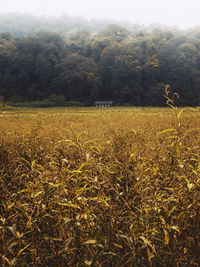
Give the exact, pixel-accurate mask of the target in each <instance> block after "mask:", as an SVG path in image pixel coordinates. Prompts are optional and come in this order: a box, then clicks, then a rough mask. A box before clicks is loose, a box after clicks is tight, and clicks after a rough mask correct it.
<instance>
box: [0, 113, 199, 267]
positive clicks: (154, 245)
mask: <svg viewBox="0 0 200 267" xmlns="http://www.w3.org/2000/svg"><path fill="white" fill-rule="evenodd" d="M85 111H87V112H88V113H87V114H85V113H84V110H82V111H81V113H72V112H70V113H68V112H67V111H60V112H59V113H57V112H56V111H54V112H52V113H48V112H46V113H38V114H37V115H33V114H34V112H32V113H29V115H27V114H26V116H25V115H21V114H20V115H19V116H18V115H16V114H15V113H13V114H12V115H10V116H7V117H6V115H5V116H2V117H1V118H0V130H1V132H0V193H1V194H0V265H1V266H3V267H5V266H138V267H139V266H166V267H168V266H177V267H178V266H181V267H182V266H199V263H200V217H199V216H200V215H199V210H200V201H199V200H200V163H199V162H200V153H199V146H200V134H199V128H198V125H199V123H200V114H199V112H198V111H190V110H188V111H186V112H183V113H182V112H179V111H178V110H177V109H176V110H173V109H172V110H171V111H170V110H167V111H162V112H150V111H149V112H146V111H143V112H142V111H141V112H140V113H139V112H138V113H136V115H135V114H134V112H133V110H132V109H128V110H126V112H124V110H123V109H119V110H117V109H113V110H112V109H110V111H108V112H106V111H105V112H104V111H103V113H101V111H99V110H97V111H92V112H90V110H85ZM112 111H113V112H112ZM174 111H175V112H174Z"/></svg>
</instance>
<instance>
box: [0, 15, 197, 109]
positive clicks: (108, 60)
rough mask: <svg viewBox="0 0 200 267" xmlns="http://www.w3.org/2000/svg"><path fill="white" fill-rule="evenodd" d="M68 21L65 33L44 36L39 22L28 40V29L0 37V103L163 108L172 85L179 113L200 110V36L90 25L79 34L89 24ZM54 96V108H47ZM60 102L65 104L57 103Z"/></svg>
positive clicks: (116, 26)
mask: <svg viewBox="0 0 200 267" xmlns="http://www.w3.org/2000/svg"><path fill="white" fill-rule="evenodd" d="M19 17H20V16H19ZM6 19H8V18H6ZM10 19H11V18H10ZM20 19H22V18H21V17H20V18H19V20H20ZM26 19H28V18H24V20H26ZM31 19H32V18H30V20H31ZM63 19H64V22H63V23H66V30H64V28H65V27H64V26H62V27H61V28H59V27H60V26H59V25H63V24H62V23H61V21H60V22H59V21H58V24H57V28H56V26H55V25H54V24H52V29H51V30H52V31H50V30H49V27H44V29H45V30H42V29H41V27H40V23H39V22H38V24H37V23H36V24H34V23H33V24H31V25H32V27H33V28H32V29H31V34H29V35H28V34H27V30H26V29H24V31H25V32H24V36H18V37H16V36H15V35H14V36H13V35H12V34H11V33H9V32H2V33H0V95H2V96H4V98H5V100H10V99H13V98H14V100H13V101H12V102H14V103H16V102H17V103H19V101H16V98H17V97H18V98H19V99H24V101H23V102H29V103H31V102H34V103H36V105H40V104H41V105H43V106H53V105H59V103H60V105H63V104H64V99H65V101H67V102H71V101H76V102H81V103H84V105H91V104H92V103H94V101H101V100H104V101H105V100H113V101H114V103H115V104H116V105H120V104H122V103H128V104H130V105H135V106H138V105H141V106H164V105H165V103H164V101H163V99H162V94H161V93H160V92H161V91H162V90H163V88H164V87H165V84H167V83H170V84H171V85H172V86H173V87H175V88H177V92H178V94H179V95H180V96H181V98H180V100H179V101H178V105H180V106H186V105H190V106H198V105H199V101H200V91H199V87H200V78H199V77H200V43H199V32H198V31H197V30H196V31H195V30H191V31H190V32H184V31H178V30H177V31H176V32H175V31H173V30H165V29H151V30H150V29H147V28H146V29H143V31H142V32H141V27H139V26H137V25H135V26H134V27H132V28H131V27H128V26H130V25H127V28H126V27H124V26H123V25H117V24H113V23H111V24H110V25H107V24H106V25H104V26H105V27H100V26H99V27H97V28H95V27H96V26H95V25H93V26H94V27H93V26H92V25H91V24H90V23H89V22H88V25H86V24H85V23H86V22H85V23H83V27H81V26H80V27H78V26H77V25H79V22H83V20H81V19H80V21H79V22H78V21H77V23H78V24H76V22H75V21H76V20H74V21H73V20H72V21H71V20H70V18H67V17H66V18H63ZM77 20H78V19H77ZM11 21H12V19H11ZM69 21H71V24H70V23H69ZM67 22H68V24H70V25H71V26H69V25H68V24H67ZM54 23H55V22H54ZM60 23H61V24H60ZM74 23H75V25H76V27H75V26H73V25H74ZM11 24H12V23H11ZM97 24H98V23H97ZM33 25H35V26H33ZM37 25H38V28H37ZM53 25H54V26H55V27H53ZM24 27H25V28H26V26H25V25H24ZM27 27H28V26H27ZM34 27H36V28H37V29H38V30H35V31H34V30H33V29H34ZM8 28H9V27H8ZM95 29H96V30H95ZM0 30H1V18H0ZM53 30H54V31H55V32H53ZM63 31H64V33H65V34H64V35H63V34H62V33H63ZM22 32H23V29H22ZM33 32H34V33H33ZM19 35H20V34H19ZM52 94H55V95H56V97H55V98H57V100H56V101H55V99H54V100H53V102H51V101H49V96H50V95H52ZM60 95H62V96H63V100H61V99H60V100H58V98H59V96H60ZM25 104H26V103H25ZM25 104H23V105H25ZM17 105H18V104H17ZM29 105H30V104H29Z"/></svg>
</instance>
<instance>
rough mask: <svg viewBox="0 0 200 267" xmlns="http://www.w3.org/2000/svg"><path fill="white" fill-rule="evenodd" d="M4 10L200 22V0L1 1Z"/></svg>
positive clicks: (137, 20) (143, 21)
mask: <svg viewBox="0 0 200 267" xmlns="http://www.w3.org/2000/svg"><path fill="white" fill-rule="evenodd" d="M3 12H22V13H24V12H25V13H31V14H34V15H55V16H60V15H63V14H68V15H70V16H77V15H82V16H84V17H86V18H91V17H96V18H110V19H117V20H129V21H131V22H133V23H140V24H150V23H154V22H155V23H160V24H165V25H170V26H173V25H177V26H179V27H180V28H188V27H192V26H195V25H200V0H0V13H3Z"/></svg>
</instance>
